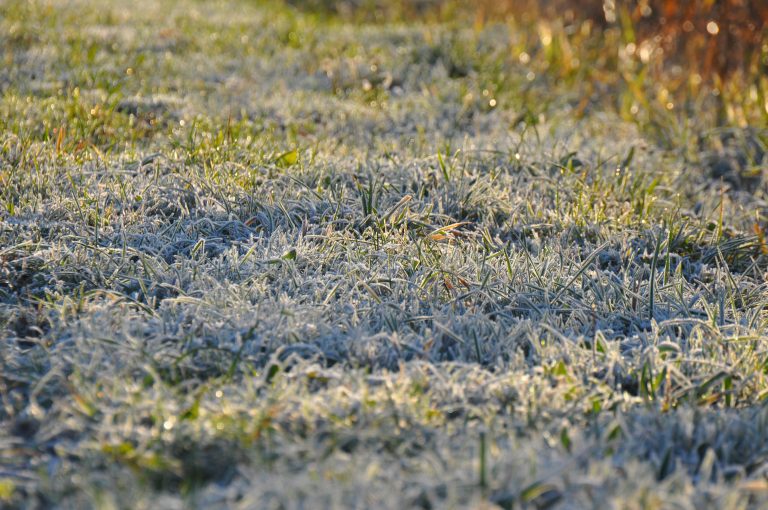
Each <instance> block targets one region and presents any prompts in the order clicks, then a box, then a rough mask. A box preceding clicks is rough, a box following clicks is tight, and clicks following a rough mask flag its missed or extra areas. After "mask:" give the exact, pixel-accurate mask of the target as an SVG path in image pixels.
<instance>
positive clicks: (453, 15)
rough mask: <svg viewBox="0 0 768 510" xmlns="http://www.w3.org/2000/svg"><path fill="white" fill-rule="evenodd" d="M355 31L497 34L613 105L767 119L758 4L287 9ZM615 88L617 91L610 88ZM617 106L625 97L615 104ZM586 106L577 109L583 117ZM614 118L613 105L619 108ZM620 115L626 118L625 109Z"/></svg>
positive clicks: (657, 1)
mask: <svg viewBox="0 0 768 510" xmlns="http://www.w3.org/2000/svg"><path fill="white" fill-rule="evenodd" d="M288 3H289V4H291V5H293V6H295V7H297V8H299V9H302V10H309V11H314V12H316V13H318V14H320V15H322V16H329V17H339V18H341V19H344V20H347V21H350V20H351V21H357V22H360V23H381V22H388V23H397V22H414V21H422V22H424V23H453V24H456V25H459V26H461V25H463V26H466V25H471V26H473V27H475V29H477V30H478V31H480V30H483V29H484V28H487V27H488V26H491V25H496V24H505V25H507V26H509V27H510V32H511V33H514V34H515V36H514V38H513V39H514V40H513V41H511V43H510V50H511V51H512V52H513V53H515V56H517V57H518V58H520V60H521V62H522V63H524V64H528V63H531V65H533V66H535V67H537V68H538V70H539V71H543V72H546V73H547V74H548V76H549V77H550V78H554V79H556V80H561V81H571V82H576V81H581V82H583V83H584V86H585V87H586V88H587V90H585V95H584V97H585V98H587V97H588V96H589V95H590V94H589V93H590V91H592V92H594V91H603V92H606V93H614V94H615V96H616V97H619V102H620V103H625V104H626V105H630V104H638V103H640V104H642V105H643V107H644V108H645V109H647V108H648V107H649V106H651V105H650V103H651V102H653V103H654V104H658V105H661V107H662V108H666V109H673V108H675V106H676V105H677V104H679V103H689V104H693V103H696V104H697V105H701V104H702V103H708V104H710V105H711V106H714V110H715V111H716V113H715V115H716V117H717V119H716V121H715V122H716V123H718V124H736V125H746V124H752V125H754V124H761V125H764V124H765V123H766V118H767V117H768V76H767V74H768V73H766V70H768V38H766V31H767V28H766V27H767V23H768V1H765V0H752V1H750V0H474V1H472V0H341V1H332V0H288ZM617 87H618V88H617ZM621 97H624V99H623V100H622V99H621ZM586 106H587V101H586V99H585V104H583V105H582V108H585V107H586ZM619 107H620V109H621V104H619ZM625 110H626V111H625V112H623V113H625V114H627V115H630V116H631V115H632V114H633V113H632V112H631V111H630V110H631V106H628V107H627V108H625Z"/></svg>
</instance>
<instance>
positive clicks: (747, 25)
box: [472, 0, 768, 81]
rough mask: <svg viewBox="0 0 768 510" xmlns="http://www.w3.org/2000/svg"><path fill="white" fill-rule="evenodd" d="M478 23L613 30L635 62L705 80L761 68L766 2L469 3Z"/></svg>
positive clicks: (490, 0)
mask: <svg viewBox="0 0 768 510" xmlns="http://www.w3.org/2000/svg"><path fill="white" fill-rule="evenodd" d="M472 4H473V5H474V6H475V9H476V12H475V14H476V19H477V20H478V22H479V23H485V22H488V21H494V20H500V19H508V18H510V17H511V18H514V19H516V20H518V21H521V22H525V23H531V22H540V21H541V20H549V21H554V22H557V23H560V24H563V25H570V26H574V25H580V24H582V23H585V22H586V23H589V24H591V25H593V26H595V27H598V28H600V29H611V28H615V29H619V30H621V32H622V36H623V40H624V41H625V42H626V43H627V44H631V45H632V46H630V48H631V49H635V50H636V49H638V48H640V47H641V45H645V47H646V50H645V51H644V53H643V54H642V55H640V54H639V53H638V57H641V56H642V57H644V58H643V60H646V61H647V60H648V56H650V55H654V60H655V62H654V63H655V64H656V65H658V66H661V67H667V66H669V65H670V64H671V65H683V67H684V68H685V69H686V70H688V71H690V72H691V73H697V74H699V75H700V76H701V77H702V79H704V80H705V81H716V80H720V79H723V78H726V77H729V76H732V75H734V74H737V73H743V72H746V73H748V74H754V73H758V72H760V70H761V68H762V69H764V68H765V66H766V53H768V50H767V49H766V47H765V46H766V30H767V29H768V28H767V27H768V3H764V2H759V1H749V0H725V1H720V2H717V1H714V0H630V1H621V0H619V1H617V2H615V1H613V0H605V1H603V0H588V1H586V2H575V1H573V0H481V1H479V2H472Z"/></svg>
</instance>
